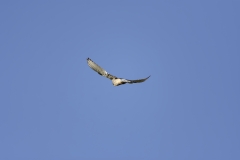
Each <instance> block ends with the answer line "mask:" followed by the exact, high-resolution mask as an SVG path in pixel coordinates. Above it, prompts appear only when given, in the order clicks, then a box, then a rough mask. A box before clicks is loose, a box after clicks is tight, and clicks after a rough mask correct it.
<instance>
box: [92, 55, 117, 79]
mask: <svg viewBox="0 0 240 160" xmlns="http://www.w3.org/2000/svg"><path fill="white" fill-rule="evenodd" d="M87 63H88V65H89V67H90V68H92V69H93V70H94V71H96V72H97V73H98V74H100V75H101V76H104V77H107V78H109V79H111V80H112V79H115V78H117V77H116V76H113V75H111V74H109V73H107V71H105V69H103V68H102V67H100V66H99V65H97V64H96V63H95V62H93V61H92V60H91V59H90V58H87Z"/></svg>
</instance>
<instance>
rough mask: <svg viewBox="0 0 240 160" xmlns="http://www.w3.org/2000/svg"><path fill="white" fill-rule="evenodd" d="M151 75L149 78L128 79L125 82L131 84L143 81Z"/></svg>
mask: <svg viewBox="0 0 240 160" xmlns="http://www.w3.org/2000/svg"><path fill="white" fill-rule="evenodd" d="M149 77H150V76H148V77H147V78H143V79H136V80H128V79H126V81H125V82H127V83H130V84H132V83H141V82H144V81H146V80H147V79H148V78H149Z"/></svg>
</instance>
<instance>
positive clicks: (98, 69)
mask: <svg viewBox="0 0 240 160" xmlns="http://www.w3.org/2000/svg"><path fill="white" fill-rule="evenodd" d="M87 63H88V65H89V67H90V68H92V69H93V70H94V71H96V72H97V73H98V74H100V75H101V76H104V77H106V78H108V79H110V80H112V83H113V85H114V86H119V85H122V84H125V83H130V84H132V83H141V82H144V81H145V80H147V79H148V78H149V77H150V76H148V77H147V78H144V79H138V80H128V79H124V78H118V77H116V76H113V75H111V74H109V73H108V72H107V71H105V70H104V69H103V68H101V67H100V66H99V65H97V64H96V63H95V62H93V61H92V60H91V59H90V58H87Z"/></svg>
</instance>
